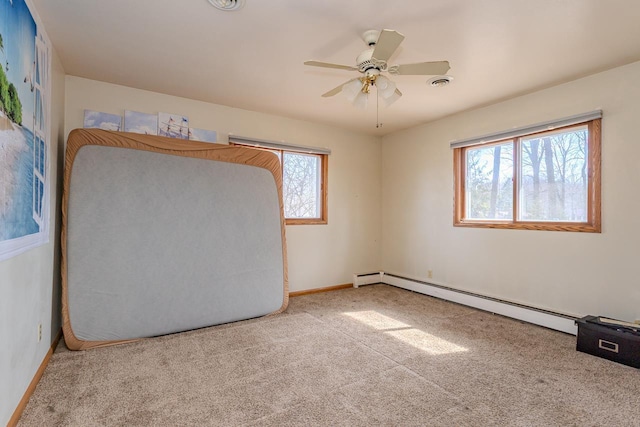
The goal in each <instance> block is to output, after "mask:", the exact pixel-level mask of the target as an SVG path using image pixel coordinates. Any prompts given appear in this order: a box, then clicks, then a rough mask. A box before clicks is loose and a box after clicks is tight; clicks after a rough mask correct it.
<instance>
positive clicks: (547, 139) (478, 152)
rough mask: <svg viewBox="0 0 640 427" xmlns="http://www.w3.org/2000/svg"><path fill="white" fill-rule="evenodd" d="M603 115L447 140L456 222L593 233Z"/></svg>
mask: <svg viewBox="0 0 640 427" xmlns="http://www.w3.org/2000/svg"><path fill="white" fill-rule="evenodd" d="M601 117H602V112H600V111H596V112H593V113H588V114H584V115H580V116H573V117H569V118H566V119H562V120H558V121H554V122H550V123H543V124H539V125H535V126H529V127H526V128H521V129H515V130H511V131H508V132H504V133H499V134H494V135H488V136H484V137H481V138H474V139H471V140H466V141H457V142H453V143H451V147H452V148H453V157H454V181H455V194H454V225H455V226H458V227H485V228H510V229H525V230H549V231H580V232H591V233H599V232H600V229H601V221H600V135H601V129H600V128H601Z"/></svg>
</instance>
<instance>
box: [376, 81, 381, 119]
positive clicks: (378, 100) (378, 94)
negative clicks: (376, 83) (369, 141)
mask: <svg viewBox="0 0 640 427" xmlns="http://www.w3.org/2000/svg"><path fill="white" fill-rule="evenodd" d="M381 127H382V123H380V93H378V88H377V87H376V129H379V128H381Z"/></svg>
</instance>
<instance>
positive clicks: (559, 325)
mask: <svg viewBox="0 0 640 427" xmlns="http://www.w3.org/2000/svg"><path fill="white" fill-rule="evenodd" d="M377 283H383V284H386V285H391V286H395V287H398V288H402V289H407V290H409V291H414V292H417V293H420V294H424V295H429V296H432V297H436V298H440V299H443V300H446V301H451V302H455V303H458V304H462V305H466V306H469V307H473V308H477V309H480V310H484V311H488V312H490V313H495V314H500V315H502V316H506V317H511V318H513V319H518V320H523V321H525V322H528V323H532V324H534V325H539V326H544V327H545V328H549V329H554V330H556V331H560V332H565V333H567V334H572V335H577V333H578V328H577V326H576V324H575V321H576V317H572V316H567V315H564V314H560V313H554V312H552V311H547V310H542V309H539V308H535V307H529V306H526V305H522V304H517V303H513V302H509V301H504V300H500V299H497V298H492V297H487V296H484V295H478V294H474V293H472V292H467V291H461V290H457V289H453V288H450V287H447V286H442V285H438V284H434V283H429V282H424V281H421V280H417V279H411V278H408V277H403V276H399V275H396V274H391V273H385V272H383V271H380V272H377V273H366V274H354V275H353V287H355V288H357V287H360V286H364V285H371V284H377Z"/></svg>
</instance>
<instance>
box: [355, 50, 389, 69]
mask: <svg viewBox="0 0 640 427" xmlns="http://www.w3.org/2000/svg"><path fill="white" fill-rule="evenodd" d="M373 50H374V48H371V49H367V50H365V51H363V52H362V53H361V54H360V55H358V57H357V58H356V66H357V67H358V70H359V71H360V72H361V73H366V74H380V71H384V70H386V68H387V67H386V66H387V63H386V62H383V61H376V60H375V59H374V58H373Z"/></svg>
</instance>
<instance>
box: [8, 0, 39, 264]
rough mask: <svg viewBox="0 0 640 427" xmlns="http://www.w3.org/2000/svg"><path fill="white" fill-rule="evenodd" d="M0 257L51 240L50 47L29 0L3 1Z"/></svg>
mask: <svg viewBox="0 0 640 427" xmlns="http://www.w3.org/2000/svg"><path fill="white" fill-rule="evenodd" d="M0 65H2V69H1V71H0V261H2V260H5V259H8V258H11V257H13V256H15V255H17V254H19V253H22V252H24V251H26V250H28V249H31V248H33V247H36V246H39V245H42V244H44V243H47V242H48V241H49V187H50V185H49V145H50V144H49V142H50V141H49V135H50V132H49V117H50V104H49V100H50V90H51V88H50V80H49V79H50V73H51V68H50V67H51V64H50V58H49V46H48V41H47V39H46V36H45V35H44V33H43V31H42V29H39V28H38V26H37V25H36V22H35V21H34V18H33V16H32V14H31V12H30V10H29V7H28V6H27V4H26V3H25V0H0Z"/></svg>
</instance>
